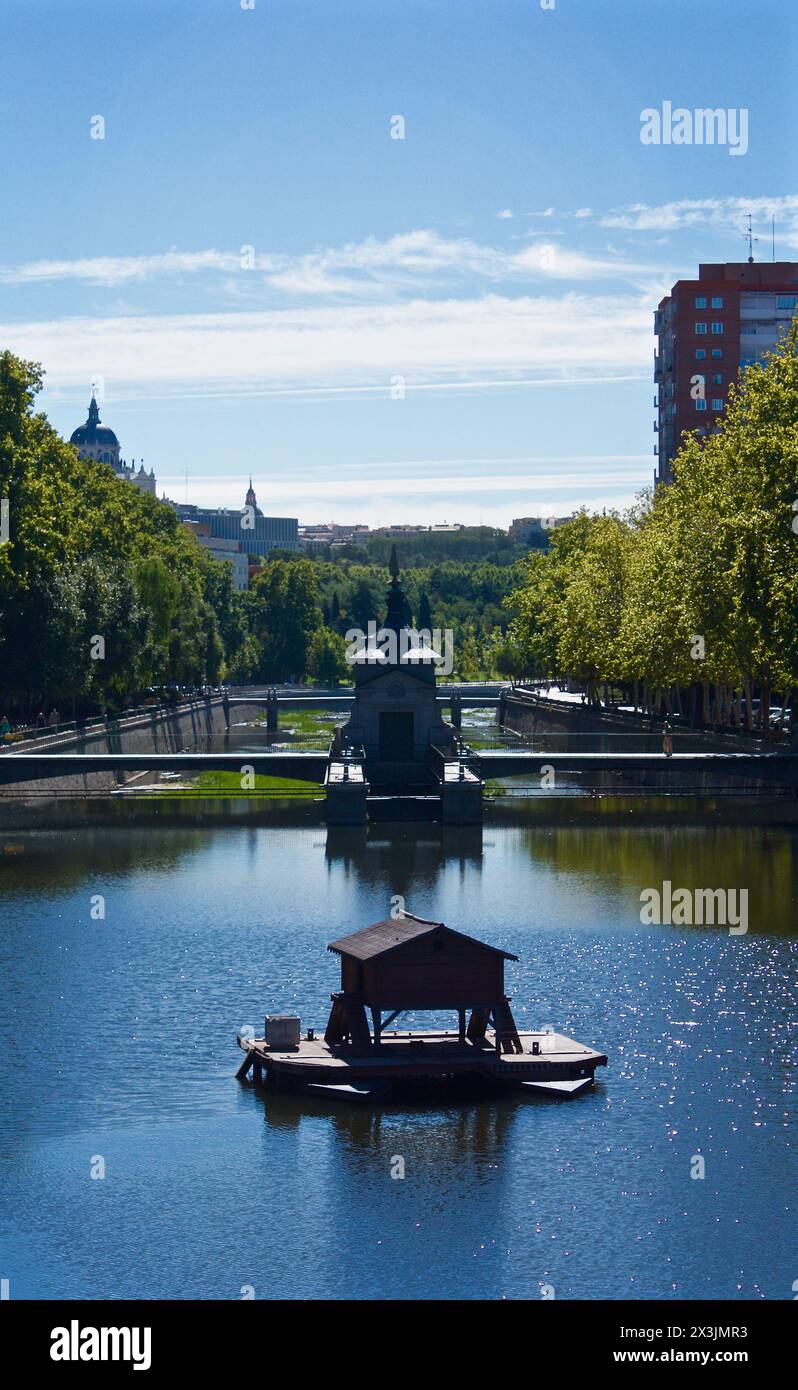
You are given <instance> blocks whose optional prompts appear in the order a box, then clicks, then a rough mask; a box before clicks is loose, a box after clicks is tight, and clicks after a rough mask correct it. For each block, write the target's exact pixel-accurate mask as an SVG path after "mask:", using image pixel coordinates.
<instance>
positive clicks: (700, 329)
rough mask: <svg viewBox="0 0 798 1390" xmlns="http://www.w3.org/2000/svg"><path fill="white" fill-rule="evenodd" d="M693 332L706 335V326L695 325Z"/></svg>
mask: <svg viewBox="0 0 798 1390" xmlns="http://www.w3.org/2000/svg"><path fill="white" fill-rule="evenodd" d="M695 331H696V333H706V331H707V326H706V324H705V323H697V324H696V326H695Z"/></svg>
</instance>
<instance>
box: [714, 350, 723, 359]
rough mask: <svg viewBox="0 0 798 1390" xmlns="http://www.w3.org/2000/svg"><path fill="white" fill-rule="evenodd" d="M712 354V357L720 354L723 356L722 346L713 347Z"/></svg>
mask: <svg viewBox="0 0 798 1390" xmlns="http://www.w3.org/2000/svg"><path fill="white" fill-rule="evenodd" d="M712 356H713V357H722V356H723V348H713V349H712Z"/></svg>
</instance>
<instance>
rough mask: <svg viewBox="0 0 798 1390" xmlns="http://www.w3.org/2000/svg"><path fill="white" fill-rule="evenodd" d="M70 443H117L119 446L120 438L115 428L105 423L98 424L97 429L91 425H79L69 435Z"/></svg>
mask: <svg viewBox="0 0 798 1390" xmlns="http://www.w3.org/2000/svg"><path fill="white" fill-rule="evenodd" d="M69 442H70V444H115V445H116V446H117V447H118V446H119V440H118V439H117V437H116V435H115V434H114V432H113V430H109V429H108V428H107V427H106V426H105V425H98V426H97V427H96V428H95V429H92V428H91V425H79V426H78V428H77V429H76V430H73V432H72V434H71V435H70V436H69Z"/></svg>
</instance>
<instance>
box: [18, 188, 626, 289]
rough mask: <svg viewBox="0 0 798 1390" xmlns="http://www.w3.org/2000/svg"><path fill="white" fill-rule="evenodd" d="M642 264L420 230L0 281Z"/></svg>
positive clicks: (384, 284) (336, 277)
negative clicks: (293, 251)
mask: <svg viewBox="0 0 798 1390" xmlns="http://www.w3.org/2000/svg"><path fill="white" fill-rule="evenodd" d="M506 212H507V213H509V209H507V210H506ZM499 215H500V216H502V215H505V214H499ZM546 215H547V214H546ZM642 269H644V267H641V266H640V265H639V264H636V263H634V262H630V261H628V260H626V259H624V258H623V257H622V256H619V255H610V256H603V257H600V256H591V255H585V254H583V253H581V252H578V251H567V250H565V249H564V248H562V247H557V248H555V247H553V246H552V245H551V244H550V243H548V242H541V243H536V244H535V245H534V246H531V247H527V248H526V249H525V250H524V251H520V252H515V253H513V252H508V251H506V250H504V249H502V248H498V247H494V246H490V245H485V244H482V243H479V242H476V241H474V240H472V239H471V238H468V237H443V236H441V235H440V234H439V233H438V232H435V231H432V230H429V229H419V230H416V231H412V232H403V233H400V234H397V235H396V236H392V237H388V238H387V239H385V240H378V239H377V238H375V237H368V238H366V239H365V240H363V241H360V242H349V243H347V244H346V245H344V246H340V247H328V248H324V249H321V250H315V251H311V252H308V253H305V254H302V255H296V256H289V255H285V254H278V253H272V252H263V251H258V250H257V248H249V247H246V246H244V247H241V248H240V249H239V250H237V251H219V250H213V249H210V250H204V251H177V250H175V249H171V250H169V251H164V252H163V253H161V254H159V255H147V256H94V257H84V258H80V259H77V260H39V261H30V262H27V263H25V264H23V265H20V266H6V267H3V268H0V280H2V281H3V282H5V283H6V284H10V285H32V284H36V283H44V282H48V281H49V282H53V281H67V282H68V281H83V282H87V283H90V284H95V285H105V286H117V285H120V284H129V283H131V282H143V281H147V280H157V279H177V280H179V279H182V278H184V277H187V276H198V275H203V274H204V275H209V274H210V275H215V276H217V277H218V276H223V277H226V278H229V277H230V276H233V275H235V276H239V277H240V278H241V281H242V284H246V283H247V281H246V277H251V276H253V275H254V276H256V277H257V278H258V279H259V280H263V281H265V283H266V284H267V285H268V286H269V287H270V288H271V289H272V290H276V291H278V292H280V293H282V294H285V295H286V296H294V297H299V298H302V297H310V298H320V297H321V298H323V297H335V296H346V295H354V296H362V295H364V294H369V293H374V292H377V293H384V292H391V291H406V290H407V289H408V288H411V289H412V286H414V285H415V286H419V284H420V283H421V282H424V281H427V280H431V279H433V278H434V279H435V280H436V281H437V282H438V283H440V281H441V280H442V279H443V280H447V281H449V282H451V283H455V282H457V281H458V280H474V279H477V280H480V279H481V280H489V281H493V282H502V281H508V282H522V281H525V280H526V281H529V280H546V279H550V280H558V279H580V280H590V279H593V280H607V279H623V278H628V277H629V276H631V275H635V274H637V273H639V272H640V271H641V270H642Z"/></svg>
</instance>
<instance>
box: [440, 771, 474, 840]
mask: <svg viewBox="0 0 798 1390" xmlns="http://www.w3.org/2000/svg"><path fill="white" fill-rule="evenodd" d="M483 788H484V783H483V782H482V780H481V779H480V778H479V777H477V776H476V775H475V773H473V772H472V771H471V770H470V769H469V768H465V767H458V765H457V764H456V763H447V765H446V772H445V774H444V777H443V779H442V781H441V820H442V821H443V824H444V825H481V824H482V792H483Z"/></svg>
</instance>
